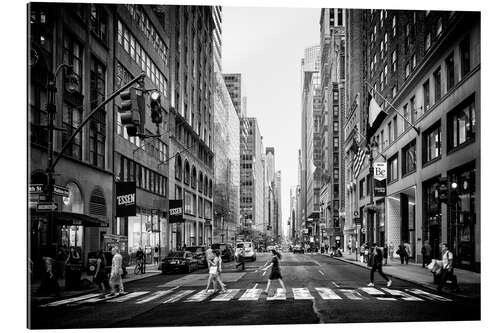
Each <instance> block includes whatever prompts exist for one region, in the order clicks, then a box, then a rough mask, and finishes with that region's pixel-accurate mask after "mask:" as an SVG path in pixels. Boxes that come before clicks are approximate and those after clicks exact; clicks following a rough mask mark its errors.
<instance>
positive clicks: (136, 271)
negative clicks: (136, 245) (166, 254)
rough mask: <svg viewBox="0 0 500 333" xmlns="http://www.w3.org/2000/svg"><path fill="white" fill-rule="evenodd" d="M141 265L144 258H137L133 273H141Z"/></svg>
mask: <svg viewBox="0 0 500 333" xmlns="http://www.w3.org/2000/svg"><path fill="white" fill-rule="evenodd" d="M143 265H144V260H143V259H139V260H137V263H136V264H135V268H134V274H135V275H138V274H141V273H142V267H143Z"/></svg>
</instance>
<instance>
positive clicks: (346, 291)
mask: <svg viewBox="0 0 500 333" xmlns="http://www.w3.org/2000/svg"><path fill="white" fill-rule="evenodd" d="M340 291H341V292H343V293H344V295H345V296H346V297H347V298H348V299H352V300H362V299H363V296H361V294H360V293H358V292H357V291H356V290H352V289H340Z"/></svg>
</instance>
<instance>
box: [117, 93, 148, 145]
mask: <svg viewBox="0 0 500 333" xmlns="http://www.w3.org/2000/svg"><path fill="white" fill-rule="evenodd" d="M120 98H121V100H122V102H121V103H120V119H121V123H122V126H123V127H124V128H125V129H126V131H127V134H128V135H129V136H138V135H139V134H142V133H144V115H145V101H144V96H143V95H142V91H141V90H138V89H136V88H133V87H131V88H129V89H128V90H125V91H123V92H121V93H120Z"/></svg>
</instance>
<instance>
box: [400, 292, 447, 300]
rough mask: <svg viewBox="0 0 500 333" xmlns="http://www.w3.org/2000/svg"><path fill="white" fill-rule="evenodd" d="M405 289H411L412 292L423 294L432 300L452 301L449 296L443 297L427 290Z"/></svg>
mask: <svg viewBox="0 0 500 333" xmlns="http://www.w3.org/2000/svg"><path fill="white" fill-rule="evenodd" d="M405 290H406V291H409V292H411V293H414V294H416V295H419V296H422V297H424V298H427V299H430V300H432V301H443V302H451V299H448V298H446V297H442V296H438V295H434V294H431V293H429V292H427V291H423V290H420V289H405Z"/></svg>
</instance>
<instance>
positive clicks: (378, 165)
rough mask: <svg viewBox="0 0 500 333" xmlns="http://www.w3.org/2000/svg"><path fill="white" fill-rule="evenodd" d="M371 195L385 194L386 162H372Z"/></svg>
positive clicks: (379, 195) (382, 195)
mask: <svg viewBox="0 0 500 333" xmlns="http://www.w3.org/2000/svg"><path fill="white" fill-rule="evenodd" d="M373 172H374V175H373V180H374V181H373V183H374V184H373V185H374V186H373V195H374V196H376V197H385V196H386V195H387V163H386V162H375V163H373Z"/></svg>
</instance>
